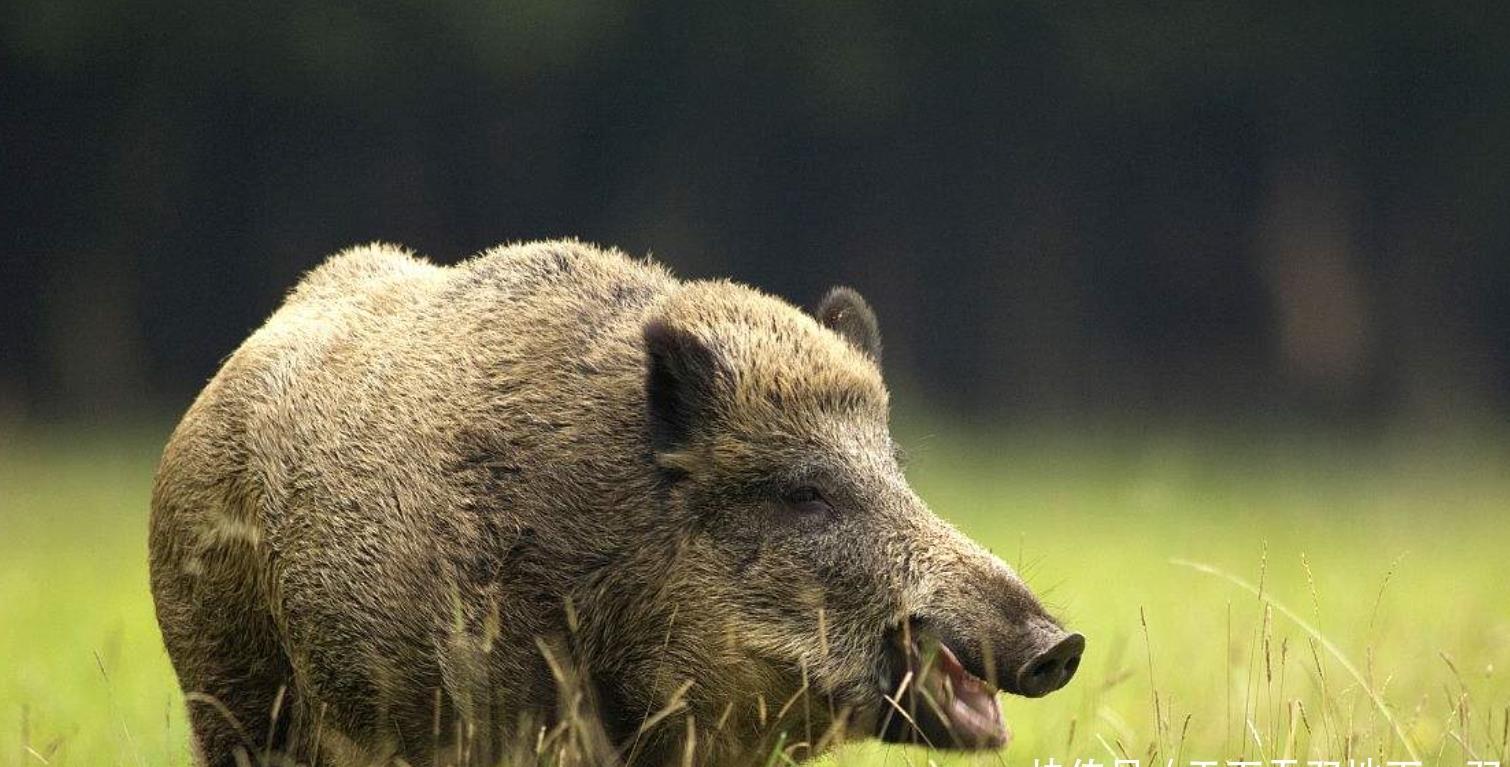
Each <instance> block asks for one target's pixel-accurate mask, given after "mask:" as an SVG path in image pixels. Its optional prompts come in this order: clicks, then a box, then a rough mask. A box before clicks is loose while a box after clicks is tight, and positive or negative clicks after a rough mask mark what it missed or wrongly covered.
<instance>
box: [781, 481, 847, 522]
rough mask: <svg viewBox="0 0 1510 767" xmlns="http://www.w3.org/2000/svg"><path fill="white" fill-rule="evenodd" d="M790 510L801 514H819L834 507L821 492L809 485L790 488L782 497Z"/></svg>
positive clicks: (827, 511) (825, 512)
mask: <svg viewBox="0 0 1510 767" xmlns="http://www.w3.org/2000/svg"><path fill="white" fill-rule="evenodd" d="M782 500H784V501H786V505H787V506H788V507H790V508H791V510H792V511H794V512H796V513H798V514H803V515H814V516H817V515H821V514H827V513H829V512H831V511H833V510H834V507H833V506H832V505H830V504H829V502H828V501H826V500H824V498H823V494H822V493H819V492H818V489H817V488H815V487H813V486H811V485H803V486H802V487H799V488H796V489H794V490H790V491H788V492H787V494H786V495H785V496H784V497H783V498H782Z"/></svg>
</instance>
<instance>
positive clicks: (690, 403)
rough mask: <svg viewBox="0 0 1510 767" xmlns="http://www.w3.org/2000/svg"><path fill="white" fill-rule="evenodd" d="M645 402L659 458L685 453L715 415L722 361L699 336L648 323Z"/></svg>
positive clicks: (668, 326) (663, 324) (666, 325)
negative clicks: (688, 442) (701, 425)
mask: <svg viewBox="0 0 1510 767" xmlns="http://www.w3.org/2000/svg"><path fill="white" fill-rule="evenodd" d="M644 334H645V351H646V354H647V357H648V359H647V362H648V368H647V371H646V374H645V399H646V402H647V403H648V405H649V410H650V412H649V416H650V443H651V447H652V448H654V450H655V452H657V453H671V452H674V451H676V450H678V449H680V448H682V447H683V446H684V445H685V443H686V440H687V438H688V437H689V436H691V434H692V430H693V429H694V428H695V427H696V426H698V424H699V422H700V421H702V420H704V419H705V418H706V417H707V416H708V415H709V414H710V413H711V412H712V405H713V394H714V391H713V384H714V380H715V377H716V376H717V374H718V358H717V356H716V355H715V354H714V353H713V350H712V349H710V348H708V346H707V344H704V343H703V342H702V341H701V340H700V339H699V338H698V337H697V336H695V335H693V334H691V333H689V332H687V331H685V330H681V329H679V328H674V327H672V326H670V325H668V324H666V323H665V322H663V321H661V320H658V319H657V320H651V321H650V322H648V323H646V324H645V330H644Z"/></svg>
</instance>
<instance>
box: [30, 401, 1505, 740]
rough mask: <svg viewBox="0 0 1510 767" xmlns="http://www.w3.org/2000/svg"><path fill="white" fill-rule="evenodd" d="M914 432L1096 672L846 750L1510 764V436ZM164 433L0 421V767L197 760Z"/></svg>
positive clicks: (952, 514)
mask: <svg viewBox="0 0 1510 767" xmlns="http://www.w3.org/2000/svg"><path fill="white" fill-rule="evenodd" d="M911 431H912V432H913V434H914V436H913V437H912V438H911V439H909V440H907V445H908V448H909V451H910V453H911V454H912V457H913V461H912V463H913V467H912V470H911V475H912V477H913V480H914V483H915V485H916V486H917V488H918V490H919V491H920V492H921V494H922V495H923V496H924V497H925V498H927V499H929V500H930V501H931V503H932V504H933V506H934V508H935V510H936V511H938V512H939V513H940V514H942V515H943V516H945V517H947V518H949V519H951V520H953V521H955V522H956V523H957V524H958V525H959V526H960V527H962V528H963V529H964V530H965V531H966V532H968V533H969V534H971V535H973V536H975V537H976V538H978V539H979V540H981V541H983V542H986V543H987V544H988V545H989V546H991V547H992V548H993V549H994V550H995V551H996V552H997V553H998V554H1000V555H1002V556H1003V557H1004V558H1005V559H1007V560H1008V561H1010V562H1013V563H1014V564H1015V565H1017V566H1018V567H1019V569H1020V570H1021V571H1022V572H1023V573H1024V574H1025V576H1026V578H1027V580H1028V582H1029V583H1030V584H1031V585H1032V586H1033V587H1034V588H1035V589H1036V590H1037V591H1038V592H1039V593H1040V594H1041V595H1042V596H1043V597H1044V599H1045V601H1046V602H1047V603H1048V604H1049V605H1050V606H1051V607H1052V609H1054V610H1055V611H1056V612H1058V613H1059V614H1060V615H1061V616H1063V617H1064V618H1065V619H1066V621H1067V623H1068V624H1069V625H1071V626H1073V627H1074V628H1076V629H1077V630H1080V631H1082V632H1083V633H1085V634H1086V635H1087V637H1088V638H1089V645H1088V650H1087V655H1086V660H1085V663H1084V665H1083V666H1082V670H1081V672H1080V676H1079V677H1078V678H1077V679H1076V680H1075V681H1074V682H1073V683H1072V684H1071V685H1070V686H1069V687H1068V688H1066V689H1065V690H1064V691H1062V692H1060V693H1057V694H1055V695H1053V696H1050V697H1048V698H1045V699H1042V700H1036V701H1027V700H1022V699H1016V698H1007V699H1005V701H1004V708H1005V711H1006V715H1007V719H1008V721H1009V723H1010V725H1011V727H1012V729H1013V730H1014V731H1015V733H1016V740H1015V742H1014V744H1013V745H1012V746H1011V747H1010V748H1009V749H1008V750H1007V751H1006V752H1004V753H1003V754H1000V755H982V756H971V757H966V758H954V759H952V760H951V759H948V758H945V757H943V756H941V755H938V754H928V753H926V752H923V751H920V750H916V749H906V748H897V747H891V748H883V747H880V746H874V745H867V746H856V747H850V748H847V749H845V750H843V751H840V752H839V753H837V754H835V755H833V756H832V757H830V758H829V761H830V762H831V763H835V764H840V765H869V764H893V765H901V764H926V763H927V761H928V760H929V759H933V760H935V761H938V762H940V763H959V764H975V763H979V764H1001V763H1008V764H1023V765H1031V764H1033V761H1034V759H1038V760H1040V761H1042V762H1044V763H1047V761H1048V760H1049V759H1050V758H1053V759H1055V760H1057V762H1059V763H1062V764H1067V765H1073V764H1074V763H1075V760H1077V759H1079V760H1082V762H1083V761H1084V760H1089V759H1095V760H1097V761H1099V762H1101V763H1102V764H1107V765H1110V764H1111V763H1112V761H1113V760H1114V759H1138V760H1140V761H1141V762H1142V764H1144V765H1148V764H1150V763H1156V764H1158V765H1161V766H1162V765H1165V764H1166V760H1167V759H1175V760H1176V762H1175V763H1176V764H1180V765H1186V764H1189V763H1190V762H1191V761H1192V760H1227V759H1246V760H1252V761H1256V760H1265V761H1267V760H1274V759H1284V758H1295V759H1298V760H1299V763H1300V764H1301V765H1304V764H1305V762H1306V760H1307V759H1327V760H1334V761H1338V760H1340V761H1341V762H1342V764H1343V765H1346V764H1347V760H1348V759H1349V758H1353V759H1356V760H1360V762H1361V760H1363V759H1366V758H1368V757H1373V758H1374V759H1375V760H1376V764H1380V765H1382V763H1383V761H1384V760H1402V761H1411V760H1419V761H1421V762H1422V763H1423V764H1428V765H1434V764H1442V765H1465V764H1466V763H1467V762H1468V761H1469V760H1498V761H1501V762H1505V763H1507V764H1510V758H1507V757H1510V753H1507V737H1510V567H1507V566H1506V554H1507V551H1510V440H1504V439H1498V438H1484V437H1482V436H1480V437H1477V438H1460V439H1452V440H1444V441H1433V442H1429V443H1428V442H1423V441H1418V440H1410V439H1403V438H1402V439H1394V440H1383V441H1379V440H1376V441H1374V442H1372V443H1370V444H1368V445H1360V444H1358V443H1356V442H1340V441H1335V440H1331V439H1327V438H1319V437H1315V436H1312V437H1307V438H1299V437H1295V438H1290V437H1283V436H1276V435H1274V434H1265V435H1263V436H1252V435H1248V436H1241V435H1237V436H1234V435H1227V436H1222V437H1212V436H1204V437H1192V436H1184V437H1182V436H1154V437H1150V436H1146V435H1140V434H1138V433H1137V432H1135V431H1132V430H1129V431H1125V432H1120V433H1118V434H1116V435H1112V436H1106V435H1099V436H1098V435H1084V434H1082V435H1079V436H1071V435H1067V434H1046V433H1033V432H1031V431H1027V430H1019V431H1013V432H1009V433H1007V434H1005V435H1003V436H998V437H994V438H991V439H985V438H973V439H961V438H958V437H955V436H952V434H953V432H954V431H955V430H952V429H951V430H948V432H947V433H949V434H951V436H949V437H945V436H943V435H944V434H945V433H946V432H945V431H944V430H939V429H935V430H933V434H932V435H930V434H928V433H925V432H921V431H920V430H911ZM165 435H166V430H165V429H140V430H136V431H135V432H131V431H129V430H127V431H122V430H111V431H109V432H108V433H94V432H91V431H89V430H86V429H69V430H55V431H52V432H45V433H44V432H31V433H27V434H21V435H15V434H10V435H0V765H5V764H16V765H22V764H26V765H34V764H66V765H112V764H120V765H183V764H187V763H188V751H187V746H186V739H187V735H186V732H185V726H184V718H183V711H182V704H181V700H180V696H179V693H178V691H177V689H176V686H175V683H174V679H173V675H172V671H171V669H170V667H169V665H168V662H167V658H166V656H165V654H164V652H163V650H162V648H161V645H160V642H159V639H158V635H157V628H156V625H155V623H154V620H153V616H152V607H151V601H150V598H149V595H148V591H147V578H146V543H145V524H146V514H147V497H148V492H149V488H150V479H151V473H152V468H153V465H154V462H155V460H156V450H157V449H158V447H159V446H160V444H161V441H162V439H164V437H165ZM1181 562H1188V563H1199V564H1198V565H1194V566H1193V565H1191V564H1182V563H1181ZM1239 581H1241V582H1242V583H1246V584H1249V585H1251V586H1252V588H1253V589H1254V590H1257V591H1260V592H1261V596H1260V594H1257V593H1254V591H1250V590H1249V589H1247V588H1245V587H1244V586H1243V585H1241V584H1240V583H1239Z"/></svg>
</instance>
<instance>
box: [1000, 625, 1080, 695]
mask: <svg viewBox="0 0 1510 767" xmlns="http://www.w3.org/2000/svg"><path fill="white" fill-rule="evenodd" d="M1084 652H1085V637H1083V636H1081V635H1079V634H1070V635H1068V636H1066V637H1064V638H1063V639H1060V640H1059V641H1058V642H1055V643H1054V644H1053V645H1052V646H1051V647H1049V648H1048V649H1047V650H1044V651H1043V652H1041V653H1039V654H1038V656H1037V657H1035V658H1032V659H1031V660H1029V661H1028V662H1027V663H1024V664H1022V668H1020V669H1018V671H1017V680H1016V681H1017V685H1016V687H1017V690H1016V692H1017V693H1018V694H1020V695H1026V696H1028V697H1030V698H1036V697H1038V696H1040V695H1048V694H1049V693H1051V692H1053V691H1055V690H1057V689H1059V688H1061V687H1063V686H1065V685H1066V684H1068V683H1069V681H1070V679H1071V678H1072V677H1074V676H1075V671H1076V670H1077V669H1079V668H1080V656H1081V654H1082V653H1084Z"/></svg>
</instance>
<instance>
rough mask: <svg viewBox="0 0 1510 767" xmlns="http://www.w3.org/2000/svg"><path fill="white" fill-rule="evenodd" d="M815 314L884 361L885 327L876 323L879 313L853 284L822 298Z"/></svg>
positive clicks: (842, 335) (854, 345)
mask: <svg viewBox="0 0 1510 767" xmlns="http://www.w3.org/2000/svg"><path fill="white" fill-rule="evenodd" d="M814 314H815V315H816V316H817V317H818V321H819V322H821V323H823V326H824V327H826V328H828V329H829V330H832V331H834V332H835V333H838V334H839V335H840V336H841V337H842V338H843V339H844V340H846V341H848V342H849V344H850V346H853V347H855V348H856V349H859V350H860V351H861V352H863V353H864V354H865V355H866V356H868V357H870V358H871V359H872V360H875V361H876V362H877V363H880V361H881V328H880V326H878V325H877V324H876V313H875V312H873V311H871V309H870V304H867V303H865V299H864V298H861V297H860V294H859V293H856V292H855V291H854V290H851V289H850V288H845V287H837V288H834V289H832V290H830V291H828V295H826V296H824V297H823V300H822V301H819V302H818V309H817V311H815V312H814Z"/></svg>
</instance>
